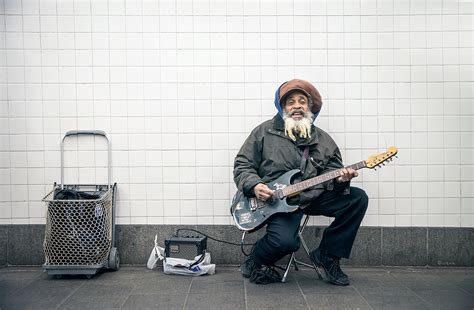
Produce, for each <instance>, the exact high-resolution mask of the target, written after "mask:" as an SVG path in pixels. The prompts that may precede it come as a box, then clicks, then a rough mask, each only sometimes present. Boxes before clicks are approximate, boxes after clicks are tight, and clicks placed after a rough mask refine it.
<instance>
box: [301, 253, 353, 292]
mask: <svg viewBox="0 0 474 310" xmlns="http://www.w3.org/2000/svg"><path fill="white" fill-rule="evenodd" d="M310 254H311V260H312V261H313V262H314V264H315V265H316V266H317V267H321V268H323V269H324V273H325V278H326V280H328V281H329V282H330V283H332V284H334V285H341V286H344V285H349V277H348V276H347V275H346V274H345V273H344V272H343V271H342V270H341V266H340V264H339V261H340V258H332V257H329V255H328V254H327V253H325V251H321V250H320V249H319V248H317V249H316V250H314V251H313V252H311V253H310Z"/></svg>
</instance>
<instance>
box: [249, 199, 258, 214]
mask: <svg viewBox="0 0 474 310" xmlns="http://www.w3.org/2000/svg"><path fill="white" fill-rule="evenodd" d="M249 201H250V210H251V211H255V210H257V208H258V199H257V198H250V199H249Z"/></svg>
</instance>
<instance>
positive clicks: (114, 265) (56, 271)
mask: <svg viewBox="0 0 474 310" xmlns="http://www.w3.org/2000/svg"><path fill="white" fill-rule="evenodd" d="M79 135H93V136H101V137H103V138H105V139H106V141H107V156H108V158H107V159H108V160H107V161H108V163H107V164H108V167H107V168H108V169H107V170H108V182H107V184H106V185H103V184H101V185H98V184H69V185H68V184H65V182H64V141H65V140H66V138H67V137H70V136H79ZM111 174H112V168H111V147H110V140H109V138H108V137H107V135H106V133H105V132H104V131H102V130H71V131H68V132H67V133H66V134H65V135H64V137H63V138H62V140H61V184H60V185H57V184H56V183H54V186H53V191H52V192H51V193H50V194H48V195H47V196H45V198H43V201H44V202H46V203H48V199H47V198H48V197H49V196H50V195H53V194H54V190H55V189H56V187H58V188H61V189H64V188H74V189H76V188H77V189H80V188H83V189H84V188H89V187H92V188H95V190H98V189H101V188H106V189H107V191H111V192H112V193H111V195H112V197H111V198H110V199H111V213H112V221H111V227H110V229H111V231H112V236H111V237H112V238H111V245H110V248H109V252H108V260H107V261H106V262H104V263H102V264H93V265H92V264H91V265H46V264H43V269H45V270H47V272H48V274H49V275H62V274H84V275H86V276H87V277H88V278H89V277H91V276H92V275H94V274H96V273H97V272H98V271H99V270H100V269H102V268H108V269H112V270H118V269H119V266H120V265H119V264H120V258H119V253H118V250H117V248H116V247H115V215H116V210H115V208H116V199H117V196H116V188H117V183H114V184H112V182H111V179H112V177H111ZM101 199H103V197H101V198H99V199H98V200H97V201H99V200H101ZM71 202H73V200H71ZM111 253H113V254H116V255H115V256H114V257H111Z"/></svg>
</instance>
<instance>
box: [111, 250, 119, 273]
mask: <svg viewBox="0 0 474 310" xmlns="http://www.w3.org/2000/svg"><path fill="white" fill-rule="evenodd" d="M109 269H112V270H113V271H117V270H119V269H120V257H119V252H118V250H117V248H115V247H112V249H110V253H109Z"/></svg>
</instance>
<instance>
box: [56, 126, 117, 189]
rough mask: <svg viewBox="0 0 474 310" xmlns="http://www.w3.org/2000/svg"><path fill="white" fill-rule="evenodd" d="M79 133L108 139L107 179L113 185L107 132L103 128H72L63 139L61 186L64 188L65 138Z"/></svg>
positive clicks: (110, 185) (109, 185)
mask: <svg viewBox="0 0 474 310" xmlns="http://www.w3.org/2000/svg"><path fill="white" fill-rule="evenodd" d="M79 135H93V136H101V137H104V138H105V140H107V173H108V175H107V180H108V188H111V187H112V184H111V177H110V175H111V172H112V171H111V170H112V169H111V164H110V161H111V151H110V141H109V138H108V137H107V134H106V133H105V131H103V130H70V131H68V132H66V134H65V135H64V137H63V139H62V140H61V188H64V140H66V138H67V137H70V136H79Z"/></svg>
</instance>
